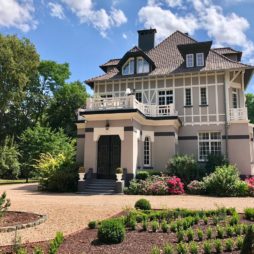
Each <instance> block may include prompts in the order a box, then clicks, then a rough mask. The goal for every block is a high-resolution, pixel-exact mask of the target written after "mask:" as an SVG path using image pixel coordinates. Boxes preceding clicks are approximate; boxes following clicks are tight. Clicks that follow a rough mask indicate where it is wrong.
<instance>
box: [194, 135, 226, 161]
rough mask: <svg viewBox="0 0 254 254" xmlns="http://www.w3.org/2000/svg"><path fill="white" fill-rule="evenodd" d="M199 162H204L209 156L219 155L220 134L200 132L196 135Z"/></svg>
mask: <svg viewBox="0 0 254 254" xmlns="http://www.w3.org/2000/svg"><path fill="white" fill-rule="evenodd" d="M198 151H199V160H200V161H206V160H207V157H208V155H209V154H213V155H220V154H221V133H220V132H202V133H199V134H198Z"/></svg>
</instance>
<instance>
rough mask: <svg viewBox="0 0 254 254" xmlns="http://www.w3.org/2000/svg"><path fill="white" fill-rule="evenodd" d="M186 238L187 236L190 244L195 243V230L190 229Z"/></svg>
mask: <svg viewBox="0 0 254 254" xmlns="http://www.w3.org/2000/svg"><path fill="white" fill-rule="evenodd" d="M186 236H187V239H188V241H189V242H191V241H193V239H194V231H193V229H188V230H187V231H186Z"/></svg>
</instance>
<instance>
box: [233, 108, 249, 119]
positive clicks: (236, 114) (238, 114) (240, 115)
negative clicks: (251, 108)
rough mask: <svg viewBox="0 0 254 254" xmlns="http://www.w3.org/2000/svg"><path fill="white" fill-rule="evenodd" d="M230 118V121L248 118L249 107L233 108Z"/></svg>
mask: <svg viewBox="0 0 254 254" xmlns="http://www.w3.org/2000/svg"><path fill="white" fill-rule="evenodd" d="M229 119H230V121H239V120H248V112H247V108H231V109H230V110H229Z"/></svg>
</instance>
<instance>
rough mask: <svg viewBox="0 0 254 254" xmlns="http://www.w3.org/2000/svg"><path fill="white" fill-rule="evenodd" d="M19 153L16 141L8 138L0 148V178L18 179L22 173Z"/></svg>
mask: <svg viewBox="0 0 254 254" xmlns="http://www.w3.org/2000/svg"><path fill="white" fill-rule="evenodd" d="M19 156H20V154H19V151H18V147H17V145H16V144H15V143H14V139H13V138H10V137H8V136H7V137H6V138H5V140H4V143H3V145H2V146H0V177H1V178H3V179H17V178H18V176H19V172H20V163H19Z"/></svg>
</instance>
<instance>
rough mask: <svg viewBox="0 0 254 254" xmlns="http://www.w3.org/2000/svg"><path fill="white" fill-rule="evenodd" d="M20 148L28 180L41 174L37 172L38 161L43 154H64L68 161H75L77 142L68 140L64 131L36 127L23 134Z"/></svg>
mask: <svg viewBox="0 0 254 254" xmlns="http://www.w3.org/2000/svg"><path fill="white" fill-rule="evenodd" d="M19 146H20V152H21V158H22V160H21V162H22V173H23V176H24V177H26V178H28V177H31V176H32V175H35V174H38V173H39V174H40V172H38V171H36V161H37V160H39V159H40V156H41V154H46V153H50V154H51V155H52V156H56V155H59V154H62V155H63V156H64V157H65V160H66V161H68V162H70V161H73V160H74V155H75V141H74V140H72V139H70V138H68V137H67V136H66V135H65V134H64V133H63V131H62V130H59V131H58V132H56V131H53V130H52V129H51V128H48V127H42V126H40V125H36V126H35V127H34V128H28V129H27V130H26V131H24V132H23V133H22V135H21V137H20V144H19Z"/></svg>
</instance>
